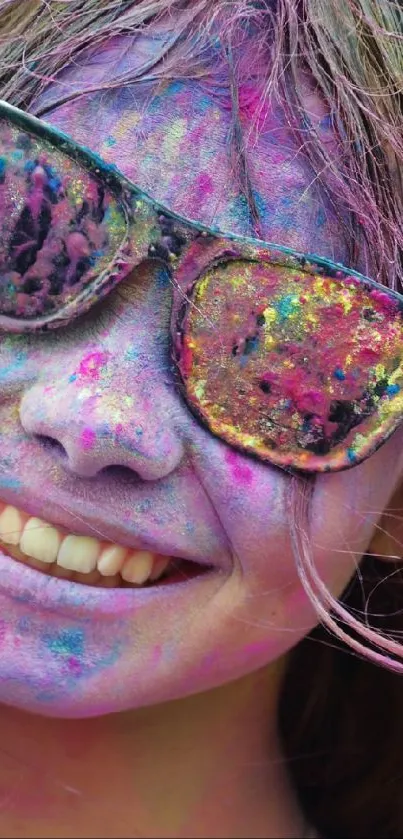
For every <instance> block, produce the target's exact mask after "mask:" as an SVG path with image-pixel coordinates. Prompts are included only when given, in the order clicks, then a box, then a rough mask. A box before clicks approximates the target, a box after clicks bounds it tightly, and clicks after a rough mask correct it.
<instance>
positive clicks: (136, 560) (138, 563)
mask: <svg viewBox="0 0 403 839" xmlns="http://www.w3.org/2000/svg"><path fill="white" fill-rule="evenodd" d="M152 567H153V555H152V554H150V553H149V552H148V551H136V553H133V554H131V555H130V556H129V557H128V558H127V559H126V561H125V564H124V566H123V568H122V570H121V572H120V573H121V575H122V577H123V579H124V580H126V582H127V583H136V584H137V585H141V584H142V583H145V581H146V580H148V578H149V576H150V574H151V570H152Z"/></svg>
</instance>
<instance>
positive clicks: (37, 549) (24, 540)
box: [20, 518, 62, 564]
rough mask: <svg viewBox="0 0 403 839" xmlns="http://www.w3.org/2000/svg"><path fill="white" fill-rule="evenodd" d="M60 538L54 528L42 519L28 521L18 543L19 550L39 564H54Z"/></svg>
mask: <svg viewBox="0 0 403 839" xmlns="http://www.w3.org/2000/svg"><path fill="white" fill-rule="evenodd" d="M61 541H62V537H61V535H60V533H59V531H58V530H56V528H55V527H52V526H51V525H50V524H47V523H46V522H45V521H42V519H36V518H32V519H28V521H27V523H26V525H25V527H24V531H23V534H22V536H21V541H20V550H21V551H22V552H23V553H24V554H26V555H27V556H30V557H32V559H39V560H40V561H41V562H46V563H49V564H50V563H52V562H56V558H57V554H58V551H59V548H60V545H61Z"/></svg>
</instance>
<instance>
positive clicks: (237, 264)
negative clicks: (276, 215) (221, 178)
mask: <svg viewBox="0 0 403 839" xmlns="http://www.w3.org/2000/svg"><path fill="white" fill-rule="evenodd" d="M0 155H1V156H0V200H1V207H2V210H1V217H2V226H1V236H0V333H1V332H3V333H27V332H28V333H29V332H44V331H47V330H50V329H56V328H59V327H62V326H65V325H67V324H68V323H70V322H71V321H72V320H73V319H74V318H76V317H78V316H80V315H81V314H83V313H84V312H86V311H88V310H89V309H90V308H91V307H92V306H93V305H94V304H95V303H97V302H98V301H99V300H101V299H102V298H103V297H105V295H107V294H108V293H109V292H110V291H111V289H112V288H113V287H114V286H116V284H117V283H119V282H121V281H122V280H123V279H124V278H126V277H128V276H129V274H131V273H132V272H133V269H134V268H135V267H136V266H138V265H139V264H140V263H142V262H144V261H145V260H152V261H154V262H155V263H156V264H159V265H160V266H162V267H163V268H164V270H166V271H168V272H169V276H170V279H171V282H172V285H173V288H174V290H175V289H176V290H177V291H178V292H180V304H179V305H177V306H175V305H174V306H173V316H172V336H171V337H172V354H173V359H174V362H175V367H176V371H177V382H178V387H179V389H180V391H181V393H182V395H183V397H184V399H185V401H186V403H187V405H188V407H189V409H190V410H191V411H192V412H193V414H194V415H195V416H196V417H197V418H198V419H199V421H201V422H202V423H203V424H204V425H205V426H207V428H208V429H209V430H210V431H211V432H212V433H213V434H214V435H216V436H217V437H219V438H221V439H222V440H224V441H225V442H226V443H227V444H229V445H230V446H232V447H234V448H235V449H238V450H241V451H243V452H245V453H247V454H249V455H252V456H254V457H256V458H258V459H259V460H262V461H266V462H269V463H271V464H274V465H276V466H280V467H283V468H286V469H289V470H297V471H302V472H304V473H312V472H330V471H336V470H341V469H347V468H349V467H352V466H355V465H357V464H358V463H360V462H362V461H363V460H364V459H365V458H367V457H368V456H369V455H371V454H372V453H373V452H374V451H375V450H376V449H378V448H379V446H381V445H382V443H384V442H385V441H386V440H387V438H388V437H389V436H390V435H391V434H392V433H393V431H394V430H395V429H396V428H397V426H398V425H399V424H400V423H401V421H402V417H403V401H402V390H401V388H402V385H403V325H402V317H403V297H402V296H401V295H399V294H397V293H396V292H393V291H391V290H389V289H387V288H385V287H383V286H381V285H379V284H378V283H376V282H374V281H373V280H370V279H368V278H367V277H364V276H362V275H361V274H359V273H358V272H356V271H352V270H348V269H347V268H344V267H343V266H341V265H338V264H336V263H333V262H331V261H330V260H327V259H322V258H319V257H316V256H312V255H306V254H301V253H297V252H296V251H293V250H291V249H290V248H286V247H281V246H280V245H273V244H269V243H264V242H261V241H257V240H254V239H250V238H245V237H240V236H236V235H229V234H225V235H223V234H222V233H220V232H219V231H217V230H214V229H212V228H206V227H204V226H203V225H200V224H197V223H194V222H189V221H187V220H185V219H183V218H181V217H180V216H178V215H176V214H175V213H173V212H171V211H170V210H168V209H167V208H165V207H163V206H162V205H160V204H158V203H157V202H155V201H153V200H152V199H151V198H150V197H149V196H148V195H146V194H144V193H143V192H142V191H141V190H140V189H138V188H137V187H136V186H135V185H134V184H132V183H131V182H130V181H129V180H128V179H127V178H126V177H125V176H124V175H122V174H121V173H120V172H119V171H118V170H117V169H116V168H115V167H114V166H110V165H108V164H106V163H105V162H104V161H102V160H101V159H100V158H99V157H97V156H96V155H95V154H94V153H92V152H91V151H90V150H88V149H86V148H83V147H82V146H79V145H77V144H76V143H75V142H74V141H73V140H71V139H70V138H69V137H67V136H66V135H64V134H62V133H61V132H59V131H58V130H55V129H53V128H51V127H50V126H49V125H47V124H46V123H44V122H42V121H41V120H38V119H36V118H34V117H31V116H29V115H27V114H25V113H24V112H22V111H20V110H19V109H17V108H14V107H12V106H11V105H9V104H7V103H5V102H0Z"/></svg>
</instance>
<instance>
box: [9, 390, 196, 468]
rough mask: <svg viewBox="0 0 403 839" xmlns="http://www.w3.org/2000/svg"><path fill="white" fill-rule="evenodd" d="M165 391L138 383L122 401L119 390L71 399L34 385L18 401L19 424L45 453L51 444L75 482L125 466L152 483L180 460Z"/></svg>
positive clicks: (179, 444)
mask: <svg viewBox="0 0 403 839" xmlns="http://www.w3.org/2000/svg"><path fill="white" fill-rule="evenodd" d="M133 378H135V376H134V377H133ZM147 378H149V377H147ZM71 386H72V383H70V387H71ZM165 391H166V392H165V393H164V389H163V388H162V387H157V385H155V384H154V385H151V384H150V382H148V383H146V382H145V381H143V383H142V384H141V382H139V381H138V380H137V381H136V385H135V387H133V388H132V394H131V395H129V394H127V392H126V395H125V396H124V395H122V392H121V391H120V390H119V388H117V391H116V392H115V393H114V392H113V391H112V390H110V391H109V392H104V391H103V390H102V388H101V389H98V388H93V389H88V387H87V388H85V392H84V393H83V392H80V388H78V389H77V390H76V392H75V393H69V392H68V390H67V391H66V387H64V386H61V384H60V383H57V382H56V381H53V383H50V384H49V383H48V384H40V383H38V384H35V385H33V386H32V387H31V388H30V389H29V391H28V392H26V393H25V395H24V396H23V398H22V400H21V404H20V419H21V424H22V426H23V428H24V430H25V432H26V433H27V434H28V435H31V436H35V437H36V438H37V442H38V443H40V444H41V445H44V446H46V448H49V445H46V444H49V443H50V442H52V443H53V444H54V445H53V449H54V450H58V451H59V453H60V454H59V459H60V461H61V463H62V464H64V466H65V468H66V469H67V470H68V471H69V472H71V473H74V474H75V475H77V476H79V477H82V478H93V477H95V476H96V475H97V474H99V472H101V471H102V470H105V469H107V468H109V467H116V466H124V467H126V468H128V469H130V470H131V471H133V472H134V473H136V474H137V475H138V476H139V477H141V478H142V479H143V480H148V481H152V480H154V481H155V480H158V479H161V478H163V477H165V476H167V475H169V474H170V473H171V472H173V471H174V470H175V469H176V467H177V466H178V465H179V463H180V462H181V460H182V457H183V454H184V452H183V445H182V442H181V440H180V439H179V437H178V435H177V434H176V433H175V430H174V428H173V425H172V406H170V405H169V404H168V403H169V401H170V399H169V392H168V391H167V389H165Z"/></svg>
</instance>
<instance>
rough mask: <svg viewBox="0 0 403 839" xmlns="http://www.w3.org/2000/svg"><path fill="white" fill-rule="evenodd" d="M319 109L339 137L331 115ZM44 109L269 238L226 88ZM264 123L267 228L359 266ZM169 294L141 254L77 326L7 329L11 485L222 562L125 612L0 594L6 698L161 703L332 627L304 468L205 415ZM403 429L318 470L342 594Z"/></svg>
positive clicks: (260, 172)
mask: <svg viewBox="0 0 403 839" xmlns="http://www.w3.org/2000/svg"><path fill="white" fill-rule="evenodd" d="M143 57H144V56H143ZM103 61H104V63H103ZM105 67H106V68H107V71H108V73H109V76H110V75H111V73H110V55H109V54H106V55H105V56H104V57H103V56H102V55H98V56H97V59H96V66H94V63H93V65H92V67H91V68H90V71H89V72H90V73H91V74H92V75H91V78H92V79H93V83H94V85H95V83H96V72H97V68H98V71H99V72H100V73H102V72H104V73H105ZM85 75H86V74H85V71H83V70H82V69H80V68H79V67H77V66H76V67H75V68H72V70H71V72H70V79H72V80H74V81H75V83H76V84H77V85H79V84H80V83H85ZM66 78H67V77H65V83H66ZM56 93H57V91H56ZM64 93H65V91H64ZM258 94H259V91H258V90H254V89H252V88H251V85H250V83H248V86H247V88H246V89H245V90H244V91H242V95H241V100H240V101H241V105H242V111H243V114H244V119H245V124H246V125H247V124H249V121H250V118H251V116H253V113H254V108H255V105H257V102H258ZM311 104H312V109H313V110H314V111H315V114H317V115H319V116H318V117H317V118H318V119H319V121H320V120H322V121H323V125H322V130H323V131H324V132H327V133H328V134H329V126H328V120H326V113H325V109H324V108H323V106H322V104H321V103H320V102H316V101H315V100H314V99H312V102H311ZM100 115H101V116H100ZM320 115H321V116H320ZM46 118H47V120H48V121H49V122H52V123H53V124H55V125H57V126H59V127H60V128H62V129H63V130H65V131H66V132H68V133H70V134H71V135H72V136H73V137H74V138H75V139H76V140H77V141H79V142H83V143H84V144H86V145H88V146H90V147H91V148H92V149H93V150H94V151H95V152H98V153H100V154H101V155H102V156H103V157H105V158H106V159H107V160H108V161H112V162H114V163H115V164H116V165H117V166H118V168H119V169H121V170H122V171H123V172H125V173H126V174H128V175H129V176H130V177H131V178H133V180H136V181H137V182H138V184H139V186H141V187H142V188H143V189H145V190H147V191H148V192H149V193H151V194H152V195H153V196H154V197H155V198H157V199H159V200H160V201H161V202H162V203H164V204H166V205H168V206H169V207H171V208H172V209H175V210H176V211H178V212H180V213H181V214H182V215H184V216H186V217H188V218H195V219H197V220H199V221H201V222H203V223H207V224H215V225H216V226H217V227H221V228H223V229H226V230H232V231H234V232H237V233H242V234H245V235H250V234H251V233H252V232H253V224H252V222H251V219H250V216H249V213H248V212H247V209H246V203H245V199H244V197H243V195H242V194H240V191H239V187H238V185H237V182H236V180H235V179H234V177H233V175H232V165H231V161H230V152H229V147H228V142H227V140H228V130H229V123H230V109H229V102H228V91H227V92H226V93H225V91H220V90H219V89H217V88H215V87H214V85H213V84H212V83H211V84H210V85H209V84H208V83H207V82H205V83H204V84H203V85H202V84H198V83H197V84H196V83H191V82H180V83H172V84H165V85H161V86H160V87H159V88H158V90H157V91H156V90H155V89H153V88H151V86H150V85H144V86H143V87H139V86H137V87H136V88H131V89H128V90H122V89H116V90H114V91H110V92H108V93H105V91H103V92H102V93H100V94H91V95H88V96H86V97H84V98H82V99H79V100H78V101H76V102H73V103H70V104H66V105H63V106H61V107H59V108H57V109H55V110H54V111H53V112H52V114H50V113H48V114H47V117H46ZM259 128H260V131H261V132H262V136H261V139H260V140H259V141H257V140H256V137H254V138H253V139H251V151H252V148H253V154H251V155H250V160H251V166H252V170H253V180H254V187H255V192H256V202H257V204H258V206H259V210H260V220H261V229H262V235H264V237H265V238H266V239H267V240H269V241H277V242H279V243H281V244H283V245H290V246H293V247H295V248H297V249H300V250H303V251H306V252H313V251H316V252H317V253H318V254H319V255H322V256H326V257H329V258H332V259H335V260H337V261H341V262H344V261H345V259H346V255H347V251H348V243H347V242H346V241H345V239H344V232H343V230H342V228H341V222H340V224H339V222H338V221H337V219H336V217H335V215H334V213H333V211H332V210H331V208H330V207H329V205H328V203H327V199H326V196H325V194H324V193H323V192H321V190H320V188H319V186H318V183H316V182H315V183H313V178H312V172H311V171H310V170H309V168H308V167H307V166H305V164H304V161H303V159H302V157H301V156H300V155H299V154H298V149H297V148H296V147H295V142H294V139H293V137H292V135H291V134H289V133H288V132H287V129H286V127H285V125H284V122H283V121H282V119H281V113H280V112H279V111H278V109H274V110H270V108H269V107H268V106H267V107H266V110H265V112H264V113H260V115H259ZM329 142H332V138H331V136H330V134H329ZM342 216H343V208H341V212H340V218H341V217H342ZM171 302H172V291H171V287H170V284H169V282H168V281H167V277H166V274H165V273H164V272H163V271H162V272H161V270H157V269H156V268H155V266H154V267H153V266H152V265H151V264H150V263H143V264H142V265H141V266H140V267H139V268H137V269H136V270H135V272H134V273H133V274H132V275H131V277H130V278H128V279H126V280H125V281H124V283H123V284H122V285H121V286H119V287H118V288H117V289H115V290H114V291H112V292H111V294H110V296H109V297H108V298H106V300H105V301H104V302H103V303H101V304H98V305H97V306H96V307H95V308H94V309H93V310H92V311H90V312H88V313H87V314H85V315H84V316H83V317H81V318H79V319H78V320H77V321H75V322H73V323H72V324H71V325H70V326H69V327H66V328H64V329H59V330H57V331H56V332H55V333H54V334H47V335H42V336H39V335H38V336H36V335H30V336H20V337H18V336H7V337H5V338H3V339H2V341H1V343H0V381H1V402H0V498H1V499H2V500H4V501H8V502H10V503H12V504H15V505H17V506H19V507H21V508H23V509H24V510H26V511H27V512H30V513H34V514H36V515H39V516H40V517H43V518H44V519H50V520H51V521H53V522H55V523H58V524H60V525H64V526H65V527H66V528H67V529H68V530H70V531H73V532H74V531H75V530H77V531H78V532H85V533H87V534H90V533H91V532H93V533H95V535H100V534H101V535H104V536H106V537H107V538H108V539H109V540H112V541H113V540H115V541H117V542H122V541H124V542H125V543H127V544H131V545H133V546H134V547H136V546H137V547H143V546H146V547H151V548H154V549H155V550H156V551H161V552H163V553H166V554H174V555H176V556H183V557H192V558H194V559H197V558H198V557H199V558H200V559H204V560H206V561H209V562H210V563H212V564H214V565H216V566H217V569H218V570H217V572H216V573H215V574H212V575H210V576H209V577H206V578H204V579H203V578H200V579H199V580H196V581H190V582H189V584H188V585H186V586H175V585H173V586H167V587H166V588H164V589H162V588H160V589H159V592H160V593H159V594H158V595H157V594H156V591H157V590H156V589H154V590H153V589H148V590H147V591H144V592H140V591H136V592H133V593H132V592H129V594H133V597H132V605H131V606H130V607H129V608H128V607H127V599H126V595H127V594H128V592H127V591H126V592H123V593H122V591H120V590H119V591H116V593H115V594H113V593H109V594H110V600H109V602H110V604H111V605H110V608H109V613H108V615H105V614H102V613H101V609H100V608H99V604H98V600H97V597H96V590H95V589H91V588H90V587H77V590H76V605H77V610H79V611H80V614H79V615H77V614H74V615H73V614H72V612H71V608H70V606H68V605H66V599H65V598H64V596H63V594H60V597H59V600H58V602H57V603H56V604H55V603H54V598H53V599H51V598H50V597H48V591H49V586H50V584H49V582H48V580H47V578H46V577H45V576H43V577H41V576H40V575H39V572H38V574H35V572H32V574H35V583H33V584H32V586H31V585H28V584H27V587H26V591H25V593H24V595H23V596H19V598H12V597H11V596H7V595H5V594H4V593H3V592H1V591H0V614H1V623H0V701H3V702H6V703H12V704H16V705H18V706H20V707H22V708H26V709H28V710H30V711H35V712H39V713H41V714H45V715H66V716H89V715H96V714H100V713H106V712H110V711H116V710H119V709H122V708H129V707H138V706H140V705H144V704H152V703H157V702H162V701H165V700H167V699H169V698H173V697H178V696H183V695H185V694H188V693H191V692H197V691H202V690H205V689H208V688H210V687H213V686H215V685H218V684H220V683H222V682H224V681H226V680H228V679H234V678H236V677H238V676H241V675H242V674H244V673H247V672H248V671H251V670H253V669H255V668H257V667H260V666H263V665H264V664H266V663H268V662H269V661H272V660H274V659H275V658H277V657H278V656H280V655H281V654H282V653H284V652H285V651H286V650H288V649H289V648H290V647H291V646H293V645H294V644H295V643H296V642H297V640H298V639H299V638H301V637H303V636H304V635H305V634H306V632H308V631H309V629H310V628H311V627H312V626H313V625H314V624H315V623H316V616H315V613H314V611H313V608H312V606H311V604H310V603H309V601H308V599H307V597H306V595H305V594H304V593H303V589H302V587H301V584H300V582H299V579H298V575H297V572H296V568H295V563H294V558H293V552H292V547H291V543H290V536H289V525H288V521H287V514H286V499H287V491H288V489H289V486H290V478H289V477H287V476H286V475H285V474H283V473H282V472H281V471H280V470H277V469H276V468H274V467H271V466H268V465H265V464H262V463H259V462H257V461H256V460H252V459H251V458H248V457H247V456H246V455H241V454H238V453H236V452H235V451H234V450H233V449H232V448H231V447H230V446H228V445H226V444H225V443H223V442H220V441H219V440H217V439H215V438H214V437H213V436H212V435H211V434H210V433H209V432H208V431H207V430H206V429H205V428H203V427H202V426H201V425H200V424H199V423H198V422H197V420H196V419H195V418H194V416H192V415H191V413H190V412H189V410H188V409H187V407H186V405H185V403H184V402H183V400H182V399H181V397H180V394H179V393H178V392H177V389H176V387H175V382H174V374H173V369H172V359H171V354H170V346H169V330H170V315H171ZM49 439H50V440H53V444H51V443H50V442H49ZM401 441H402V434H401V432H400V431H399V432H397V433H396V434H395V435H394V436H393V437H392V438H391V440H390V441H388V443H386V444H385V446H384V447H383V448H382V449H381V450H380V451H379V452H377V453H376V454H375V455H374V456H373V457H371V458H370V459H369V460H368V461H366V462H365V463H364V464H363V465H362V466H359V467H357V468H355V469H352V470H351V471H349V472H345V473H339V474H335V475H324V476H319V477H318V478H317V481H316V485H315V489H314V495H313V502H312V511H311V522H312V544H313V549H314V557H315V561H316V563H317V565H318V569H319V571H320V572H321V574H322V576H323V579H324V580H325V582H326V583H327V584H328V585H329V586H330V587H331V588H332V590H333V591H334V592H335V593H339V592H340V591H341V590H342V589H343V588H344V586H345V584H346V582H347V580H348V579H349V577H350V576H351V574H352V573H353V571H354V568H355V562H356V561H357V558H359V556H360V555H361V553H362V552H363V550H364V549H365V548H366V546H367V544H368V541H369V538H370V535H371V532H372V529H373V526H374V523H375V521H376V519H377V517H378V511H379V512H380V511H381V510H382V508H383V507H384V505H385V503H386V501H387V499H388V497H389V495H390V493H391V491H392V489H393V486H394V484H395V483H396V481H397V479H398V477H399V471H400V468H401V458H400V448H401ZM10 562H11V561H10ZM1 574H2V576H3V578H4V575H7V564H6V562H5V561H4V563H3V561H2V562H1ZM38 587H41V588H40V589H39V588H38ZM34 589H35V591H36V592H38V590H40V592H41V595H40V596H41V604H42V605H41V606H38V604H37V603H36V602H35V604H34V603H33V590H34Z"/></svg>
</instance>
